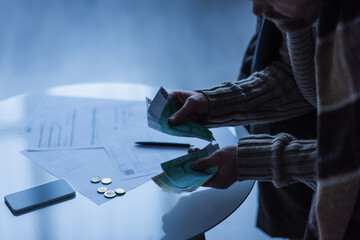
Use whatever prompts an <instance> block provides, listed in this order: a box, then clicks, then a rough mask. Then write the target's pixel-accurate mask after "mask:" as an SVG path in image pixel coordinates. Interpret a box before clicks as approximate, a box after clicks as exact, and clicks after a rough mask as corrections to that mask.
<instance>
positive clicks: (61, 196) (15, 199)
mask: <svg viewBox="0 0 360 240" xmlns="http://www.w3.org/2000/svg"><path fill="white" fill-rule="evenodd" d="M73 197H75V191H74V189H72V187H71V186H70V185H69V184H68V183H67V182H66V181H65V180H64V179H59V180H56V181H53V182H49V183H46V184H43V185H40V186H37V187H33V188H29V189H26V190H23V191H20V192H16V193H12V194H9V195H7V196H5V197H4V198H5V203H6V205H7V206H8V207H9V209H10V211H11V212H12V213H13V214H14V215H21V214H24V213H27V212H30V211H33V210H35V209H39V208H42V207H45V206H49V205H52V204H55V203H58V202H62V201H65V200H68V199H71V198H73Z"/></svg>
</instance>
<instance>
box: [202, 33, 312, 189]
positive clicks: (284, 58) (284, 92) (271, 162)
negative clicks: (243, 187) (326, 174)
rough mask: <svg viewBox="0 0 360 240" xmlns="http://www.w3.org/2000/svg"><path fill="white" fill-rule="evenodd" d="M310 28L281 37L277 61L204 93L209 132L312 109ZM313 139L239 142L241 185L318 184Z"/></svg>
mask: <svg viewBox="0 0 360 240" xmlns="http://www.w3.org/2000/svg"><path fill="white" fill-rule="evenodd" d="M313 32H314V31H313V28H309V29H304V30H301V31H298V32H294V33H287V34H283V43H282V45H281V48H280V59H278V60H276V61H274V62H272V63H271V64H270V65H269V66H267V67H266V68H265V69H264V70H262V71H259V72H255V73H254V74H252V75H251V76H250V77H248V78H246V79H241V80H238V81H236V82H234V83H230V82H226V83H223V84H222V85H221V86H217V87H214V88H211V89H204V90H202V92H203V93H204V94H205V95H206V96H207V97H208V98H209V101H210V112H209V114H208V116H207V118H206V119H205V120H204V124H205V125H206V126H208V127H217V126H224V125H228V126H235V125H239V124H254V123H265V122H272V121H280V120H285V119H289V118H293V117H297V116H300V115H303V114H305V113H307V112H309V111H311V110H313V109H314V107H315V106H316V86H315V65H314V45H315V41H314V34H313ZM316 156H317V141H316V140H296V139H295V138H294V137H292V136H291V135H289V134H285V133H284V134H279V135H277V136H269V135H250V136H247V137H243V138H241V139H239V141H238V149H237V159H238V175H239V180H246V179H257V180H266V181H273V183H274V184H275V186H277V187H281V186H284V185H288V184H290V183H293V182H298V181H300V182H304V183H305V184H307V185H309V186H310V187H312V188H313V189H314V188H315V186H316V184H315V182H316V179H315V171H316V164H315V162H316Z"/></svg>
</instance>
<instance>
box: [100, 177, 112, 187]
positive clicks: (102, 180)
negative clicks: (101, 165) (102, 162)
mask: <svg viewBox="0 0 360 240" xmlns="http://www.w3.org/2000/svg"><path fill="white" fill-rule="evenodd" d="M101 182H102V183H103V184H106V185H107V184H110V183H111V182H112V180H111V178H108V177H106V178H103V179H101Z"/></svg>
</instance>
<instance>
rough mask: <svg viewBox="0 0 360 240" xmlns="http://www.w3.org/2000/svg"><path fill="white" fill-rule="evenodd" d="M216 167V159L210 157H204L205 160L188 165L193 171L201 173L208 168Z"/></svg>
mask: <svg viewBox="0 0 360 240" xmlns="http://www.w3.org/2000/svg"><path fill="white" fill-rule="evenodd" d="M218 165H219V161H218V159H217V158H214V157H211V156H210V157H205V158H202V159H199V160H197V161H194V162H192V163H191V164H190V167H191V169H192V170H194V171H203V170H205V169H208V168H211V167H214V166H218Z"/></svg>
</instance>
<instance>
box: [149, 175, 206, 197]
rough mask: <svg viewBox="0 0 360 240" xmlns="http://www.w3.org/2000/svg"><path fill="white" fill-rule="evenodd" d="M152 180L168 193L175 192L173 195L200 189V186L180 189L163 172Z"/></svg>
mask: <svg viewBox="0 0 360 240" xmlns="http://www.w3.org/2000/svg"><path fill="white" fill-rule="evenodd" d="M152 180H153V181H154V182H155V183H156V184H157V185H158V186H159V187H161V188H162V189H163V190H165V191H166V192H173V193H182V192H192V191H194V190H196V189H197V188H198V187H200V185H196V186H188V187H179V186H177V185H175V184H173V183H172V182H171V181H170V180H169V178H168V177H167V176H166V175H165V173H163V172H162V173H160V174H159V175H157V176H155V177H153V178H152Z"/></svg>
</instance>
